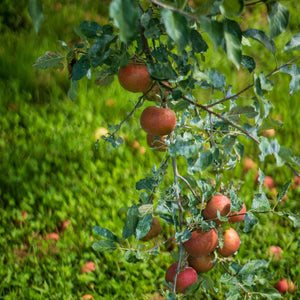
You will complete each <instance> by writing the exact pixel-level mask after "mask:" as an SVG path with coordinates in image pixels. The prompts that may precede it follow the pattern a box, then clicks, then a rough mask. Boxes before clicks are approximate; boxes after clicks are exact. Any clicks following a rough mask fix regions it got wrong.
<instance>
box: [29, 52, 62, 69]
mask: <svg viewBox="0 0 300 300" xmlns="http://www.w3.org/2000/svg"><path fill="white" fill-rule="evenodd" d="M63 60H64V57H63V56H62V55H61V54H60V53H59V52H50V51H46V52H45V54H44V55H42V56H41V57H39V58H38V59H37V60H36V62H35V63H34V64H33V67H34V68H37V69H42V70H45V69H49V68H55V69H59V70H60V71H62V70H63V68H64V64H63Z"/></svg>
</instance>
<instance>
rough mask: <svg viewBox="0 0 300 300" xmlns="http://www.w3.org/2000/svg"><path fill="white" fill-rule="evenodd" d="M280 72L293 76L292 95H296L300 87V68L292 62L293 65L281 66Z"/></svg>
mask: <svg viewBox="0 0 300 300" xmlns="http://www.w3.org/2000/svg"><path fill="white" fill-rule="evenodd" d="M280 72H283V73H286V74H289V75H291V76H292V80H291V82H290V85H289V89H290V95H294V94H295V93H296V92H298V91H299V89H300V68H299V67H297V65H296V64H292V67H291V68H289V67H288V66H286V67H284V68H281V69H280Z"/></svg>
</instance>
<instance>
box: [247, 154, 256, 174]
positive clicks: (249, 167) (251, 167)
mask: <svg viewBox="0 0 300 300" xmlns="http://www.w3.org/2000/svg"><path fill="white" fill-rule="evenodd" d="M255 169H257V164H256V163H255V162H254V161H253V160H252V159H251V158H249V157H246V158H245V160H244V172H248V171H250V170H255Z"/></svg>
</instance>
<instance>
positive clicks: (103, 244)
mask: <svg viewBox="0 0 300 300" xmlns="http://www.w3.org/2000/svg"><path fill="white" fill-rule="evenodd" d="M92 247H93V249H94V250H95V251H98V252H108V253H111V252H113V251H114V250H116V249H117V246H116V244H115V243H113V242H112V241H98V242H95V243H93V245H92Z"/></svg>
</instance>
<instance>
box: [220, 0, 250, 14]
mask: <svg viewBox="0 0 300 300" xmlns="http://www.w3.org/2000/svg"><path fill="white" fill-rule="evenodd" d="M243 9H244V1H243V0H223V2H222V4H221V5H220V10H221V13H222V14H223V15H224V16H225V17H226V18H231V17H234V16H239V15H240V14H241V13H242V11H243Z"/></svg>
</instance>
